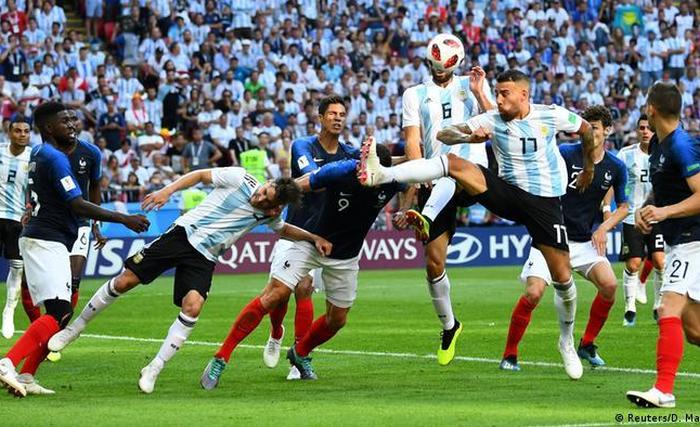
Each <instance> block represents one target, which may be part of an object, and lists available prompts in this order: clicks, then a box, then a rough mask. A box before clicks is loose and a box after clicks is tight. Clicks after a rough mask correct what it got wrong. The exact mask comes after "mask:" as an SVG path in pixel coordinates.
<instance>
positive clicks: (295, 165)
mask: <svg viewBox="0 0 700 427" xmlns="http://www.w3.org/2000/svg"><path fill="white" fill-rule="evenodd" d="M291 151H292V178H298V177H300V176H303V175H306V174H307V173H310V172H312V171H314V170H316V169H318V168H319V167H321V166H323V165H325V164H327V163H331V162H334V161H337V160H345V159H352V158H359V151H358V150H357V149H356V148H354V147H352V146H350V145H347V144H342V143H341V144H339V145H338V150H337V151H336V152H335V153H333V154H330V153H328V152H326V150H324V149H323V146H321V143H320V142H318V136H306V137H303V138H299V139H296V140H294V142H293V143H292V149H291ZM325 202H326V195H325V194H324V193H323V192H317V193H307V194H305V195H304V198H303V200H302V203H301V205H299V206H298V207H291V206H290V207H289V209H288V211H287V218H286V222H288V223H289V224H292V225H296V226H297V227H301V228H303V229H305V230H309V231H310V230H311V229H313V228H314V227H315V225H316V222H317V221H318V217H319V214H320V213H321V211H322V210H323V205H324V203H325Z"/></svg>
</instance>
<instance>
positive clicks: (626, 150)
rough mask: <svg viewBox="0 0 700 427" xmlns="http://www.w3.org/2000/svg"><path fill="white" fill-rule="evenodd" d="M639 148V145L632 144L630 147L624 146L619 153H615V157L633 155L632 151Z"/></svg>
mask: <svg viewBox="0 0 700 427" xmlns="http://www.w3.org/2000/svg"><path fill="white" fill-rule="evenodd" d="M637 147H639V144H632V145H626V146H624V147H622V148H621V149H620V151H618V152H617V155H618V156H619V157H623V156H626V155H629V154H632V153H634V151H635V150H636V149H637Z"/></svg>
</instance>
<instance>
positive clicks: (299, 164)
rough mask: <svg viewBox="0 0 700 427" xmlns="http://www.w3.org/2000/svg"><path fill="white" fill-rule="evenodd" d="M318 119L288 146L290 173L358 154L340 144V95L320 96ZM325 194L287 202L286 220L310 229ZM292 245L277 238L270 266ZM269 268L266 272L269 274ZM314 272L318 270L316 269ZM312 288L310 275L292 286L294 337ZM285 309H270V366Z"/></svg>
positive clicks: (266, 354)
mask: <svg viewBox="0 0 700 427" xmlns="http://www.w3.org/2000/svg"><path fill="white" fill-rule="evenodd" d="M318 112H319V119H320V121H321V132H320V133H319V135H314V136H306V137H303V138H299V139H296V140H295V141H294V142H293V143H292V147H291V165H292V177H293V178H299V177H301V176H303V175H305V174H308V173H311V172H313V171H315V170H317V169H318V168H319V167H321V166H323V165H324V164H328V163H331V162H334V161H337V160H344V159H350V158H357V157H359V151H358V150H357V149H355V148H353V147H352V146H350V145H348V144H341V143H340V142H339V137H340V134H341V132H342V131H343V129H345V123H346V117H347V115H346V110H345V104H344V102H343V99H342V98H340V97H339V96H336V95H331V96H328V97H325V98H323V99H321V101H320V103H319V106H318ZM326 201H327V198H326V195H325V193H323V192H312V193H307V194H305V195H304V197H303V199H302V203H301V205H299V206H290V207H289V209H288V212H287V219H286V221H287V223H289V224H293V225H296V226H298V227H300V228H303V229H305V230H313V229H314V227H315V226H316V223H317V222H318V219H319V217H320V215H321V212H322V211H323V209H324V204H325V203H326ZM292 246H293V242H291V241H290V240H287V239H280V240H279V241H278V242H277V244H276V245H275V253H274V255H273V259H272V263H271V266H272V270H274V266H276V265H278V264H279V260H281V259H284V257H285V256H286V255H285V254H286V252H287V250H289V249H290V248H291V247H292ZM272 272H273V271H271V273H270V274H272ZM316 273H318V270H317V271H316ZM313 276H314V279H313V280H314V281H316V283H315V284H314V286H315V287H317V288H319V287H320V286H319V285H320V283H319V282H320V281H321V277H322V275H321V274H314V275H313ZM312 292H313V287H312V275H308V276H305V277H303V278H302V280H301V281H300V282H299V284H297V286H296V288H295V289H294V298H295V300H296V313H295V316H294V341H295V342H296V341H298V340H300V339H301V338H302V337H303V336H304V335H306V332H307V331H308V330H309V328H310V327H311V323H312V322H313V320H314V306H313V301H312V299H311V295H312ZM286 313H287V302H285V303H283V304H280V305H279V306H278V307H277V308H276V309H274V310H272V311H271V312H270V323H271V326H272V327H271V331H270V337H269V338H268V340H267V343H266V344H265V348H264V349H263V362H264V363H265V366H267V367H269V368H274V367H275V366H277V363H278V361H279V356H280V347H281V345H282V338H283V336H284V326H282V321H283V320H284V316H285V314H286ZM298 378H299V373H298V372H297V371H296V368H294V367H292V368H291V369H290V373H289V376H288V379H298Z"/></svg>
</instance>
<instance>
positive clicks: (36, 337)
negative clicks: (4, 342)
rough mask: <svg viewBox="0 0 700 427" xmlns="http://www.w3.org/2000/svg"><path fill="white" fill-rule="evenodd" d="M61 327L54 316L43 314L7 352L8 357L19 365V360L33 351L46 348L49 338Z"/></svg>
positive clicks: (14, 363)
mask: <svg viewBox="0 0 700 427" xmlns="http://www.w3.org/2000/svg"><path fill="white" fill-rule="evenodd" d="M60 329H61V328H60V327H59V326H58V322H57V321H56V319H54V318H53V317H52V316H49V315H48V314H45V315H43V316H41V317H40V318H38V319H37V320H36V321H34V322H32V324H31V325H29V328H27V330H26V332H24V334H22V336H21V337H20V338H19V339H18V340H17V342H16V343H15V345H13V346H12V348H11V349H10V351H8V352H7V357H8V358H9V359H10V360H11V361H12V364H13V365H15V366H17V365H19V362H21V361H22V359H24V358H25V357H27V356H28V355H30V354H31V353H34V352H35V351H38V350H41V349H45V348H46V343H47V342H48V341H49V338H51V337H52V336H53V334H55V333H56V332H58V331H59V330H60Z"/></svg>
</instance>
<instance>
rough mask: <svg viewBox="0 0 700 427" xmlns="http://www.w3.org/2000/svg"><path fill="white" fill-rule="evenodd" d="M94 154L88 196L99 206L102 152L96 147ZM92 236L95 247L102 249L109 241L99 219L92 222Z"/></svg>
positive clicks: (100, 201)
mask: <svg viewBox="0 0 700 427" xmlns="http://www.w3.org/2000/svg"><path fill="white" fill-rule="evenodd" d="M92 154H93V167H92V170H91V171H90V182H89V184H88V196H89V199H90V202H91V203H93V204H95V205H98V206H99V205H100V204H102V189H101V188H100V179H101V178H102V152H100V150H98V149H97V148H95V149H94V150H93V153H92ZM92 236H93V237H94V238H95V249H101V248H103V247H104V245H105V244H106V243H107V239H105V237H104V236H103V235H102V232H101V231H100V224H99V222H98V221H93V222H92Z"/></svg>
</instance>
